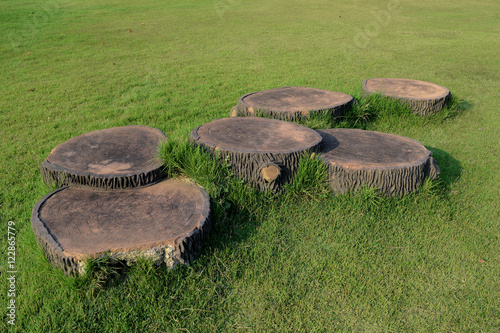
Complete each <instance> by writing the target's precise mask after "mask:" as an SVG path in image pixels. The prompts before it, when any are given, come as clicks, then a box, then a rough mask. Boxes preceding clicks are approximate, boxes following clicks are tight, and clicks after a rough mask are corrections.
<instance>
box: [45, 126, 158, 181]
mask: <svg viewBox="0 0 500 333" xmlns="http://www.w3.org/2000/svg"><path fill="white" fill-rule="evenodd" d="M163 140H165V134H164V133H163V132H162V131H160V130H158V129H155V128H151V127H148V126H136V125H131V126H124V127H115V128H109V129H104V130H100V131H94V132H90V133H86V134H82V135H80V136H77V137H75V138H72V139H70V140H68V141H66V142H64V143H62V144H60V145H58V146H57V147H55V148H54V149H53V150H52V152H51V153H50V155H49V156H48V157H47V159H46V160H45V161H43V162H42V164H41V167H40V170H41V173H42V177H43V179H44V181H45V183H47V184H55V186H57V187H60V186H64V185H71V186H74V187H87V188H99V189H104V190H109V189H124V188H129V187H137V186H144V185H147V184H151V183H154V182H156V181H158V180H160V179H161V178H162V172H161V168H162V164H163V163H162V161H161V160H160V159H159V157H158V145H159V143H160V142H161V141H163Z"/></svg>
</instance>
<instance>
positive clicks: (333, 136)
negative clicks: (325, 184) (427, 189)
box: [318, 129, 440, 196]
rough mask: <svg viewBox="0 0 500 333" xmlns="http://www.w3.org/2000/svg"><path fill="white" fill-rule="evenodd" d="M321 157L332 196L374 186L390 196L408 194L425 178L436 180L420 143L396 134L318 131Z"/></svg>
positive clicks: (436, 170) (432, 163) (433, 165)
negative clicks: (321, 151) (324, 164)
mask: <svg viewBox="0 0 500 333" xmlns="http://www.w3.org/2000/svg"><path fill="white" fill-rule="evenodd" d="M318 132H319V133H320V134H321V136H322V137H323V143H322V146H323V153H322V158H323V160H324V161H325V162H326V163H327V164H328V167H329V171H330V176H331V178H330V185H331V187H332V190H333V191H334V192H335V193H339V194H342V193H347V192H350V191H356V190H358V189H360V188H361V187H363V186H368V187H376V188H378V189H379V190H380V192H381V193H383V194H385V195H388V196H393V195H399V196H401V195H404V194H406V193H410V192H412V191H414V190H416V189H417V188H418V187H420V186H421V185H422V183H423V181H424V179H425V178H426V177H429V178H431V179H436V178H438V176H439V173H440V171H439V167H438V165H437V163H436V161H435V160H434V159H433V158H432V157H431V155H432V153H431V152H430V151H429V150H427V149H426V148H425V147H424V146H423V145H422V144H421V143H419V142H418V141H415V140H413V139H410V138H406V137H403V136H399V135H394V134H387V133H380V132H371V131H363V130H358V129H325V130H318Z"/></svg>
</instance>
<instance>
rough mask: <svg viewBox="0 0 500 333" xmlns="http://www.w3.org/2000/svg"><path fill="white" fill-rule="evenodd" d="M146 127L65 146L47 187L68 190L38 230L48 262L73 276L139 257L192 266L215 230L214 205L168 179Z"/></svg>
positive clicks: (56, 155) (55, 154) (56, 153)
mask: <svg viewBox="0 0 500 333" xmlns="http://www.w3.org/2000/svg"><path fill="white" fill-rule="evenodd" d="M164 139H165V135H164V134H163V133H162V132H161V131H159V130H157V129H154V128H150V127H146V126H126V127H117V128H111V129H105V130H101V131H96V132H91V133H87V134H83V135H80V136H78V137H75V138H73V139H70V140H68V141H66V142H64V143H62V144H61V145H59V146H57V147H56V148H55V149H54V150H53V151H52V153H51V154H50V155H49V157H48V158H47V160H45V161H44V162H43V163H42V166H41V169H42V174H43V175H44V177H43V178H44V180H45V181H46V182H47V183H49V184H52V183H54V182H55V183H56V184H57V185H58V186H63V187H61V188H59V189H57V190H55V191H53V192H51V193H49V194H48V195H46V196H45V197H43V198H42V199H41V200H40V201H39V202H38V203H37V204H36V205H35V207H34V208H33V212H32V216H31V224H32V228H33V232H34V234H35V237H36V239H37V242H38V243H39V244H40V245H41V247H42V248H43V249H44V251H45V254H46V256H47V258H48V259H49V260H50V261H51V262H52V263H53V264H54V265H56V266H60V267H61V268H62V269H63V270H64V272H65V273H66V274H83V273H84V272H85V266H86V260H87V259H89V258H98V257H100V256H103V255H109V256H111V257H113V258H115V259H117V260H121V261H124V262H126V263H128V264H130V263H132V262H134V261H136V260H137V258H138V257H143V258H147V259H150V260H153V261H154V262H156V263H157V264H165V265H166V266H167V267H169V268H173V267H174V266H176V265H178V264H186V263H189V262H191V261H192V260H193V259H194V258H195V257H196V256H197V255H198V254H199V253H200V251H201V247H202V243H203V241H204V239H205V238H206V235H207V232H208V231H209V229H210V200H209V198H208V195H207V193H206V192H205V190H203V189H202V188H200V187H198V186H197V185H195V184H192V183H190V182H188V181H180V180H171V179H169V180H162V173H161V167H162V163H161V161H160V160H159V159H158V157H157V151H158V144H159V143H160V142H161V141H162V140H164Z"/></svg>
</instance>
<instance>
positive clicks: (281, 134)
mask: <svg viewBox="0 0 500 333" xmlns="http://www.w3.org/2000/svg"><path fill="white" fill-rule="evenodd" d="M225 125H227V127H225ZM233 125H235V126H233ZM236 125H237V126H236ZM204 126H206V127H207V128H203V127H204ZM211 128H220V129H222V130H223V131H224V133H226V134H227V137H224V138H222V139H226V138H227V140H228V142H226V143H224V142H221V141H220V140H218V139H217V138H215V135H216V134H215V133H216V131H217V130H216V129H214V130H213V131H210V129H211ZM238 128H239V129H240V130H237V129H238ZM200 132H204V133H205V134H204V133H201V134H202V135H201V136H200ZM296 132H303V133H305V134H302V135H301V136H300V137H301V138H303V140H302V141H294V140H295V139H296V137H295V138H294V137H293V135H294V133H296ZM208 133H214V135H210V134H208ZM233 134H234V136H232V135H233ZM316 134H317V133H315V131H313V130H311V129H308V128H306V127H304V126H300V125H297V124H292V123H287V122H283V121H280V120H273V119H265V118H226V119H218V120H215V121H213V122H211V123H208V124H205V125H202V126H199V127H197V128H195V129H194V130H193V131H192V132H191V136H190V141H191V142H192V143H193V144H195V145H199V146H201V147H203V148H205V149H206V150H207V151H208V152H210V153H211V154H213V155H217V156H220V157H221V158H222V159H224V160H228V161H229V162H230V163H231V167H232V170H233V172H234V173H235V174H236V175H237V176H238V177H240V178H242V179H244V180H245V181H246V182H248V183H249V184H250V185H252V186H254V187H256V188H258V189H260V190H263V191H272V192H274V193H278V192H280V191H281V190H282V189H283V185H285V184H286V183H288V182H289V181H290V179H291V178H292V177H293V175H294V173H295V171H296V170H297V168H298V165H299V160H300V158H301V157H302V156H303V155H304V154H306V153H308V152H318V151H319V149H320V143H321V136H320V135H316ZM237 135H239V137H240V143H241V144H242V146H240V147H239V148H238V143H236V144H235V142H234V141H232V140H231V138H236V136H237ZM287 138H288V139H289V140H287ZM258 140H261V141H259V142H258ZM271 141H272V142H271ZM279 141H283V142H287V143H290V142H297V147H296V148H295V149H294V148H292V146H293V145H283V146H282V147H283V149H282V150H280V149H279V148H277V147H279V146H280V144H279ZM276 142H278V144H277V145H275V143H276ZM266 148H269V151H266ZM273 169H279V175H277V177H273V175H271V174H272V173H274V172H271V171H272V170H273ZM266 178H268V179H266Z"/></svg>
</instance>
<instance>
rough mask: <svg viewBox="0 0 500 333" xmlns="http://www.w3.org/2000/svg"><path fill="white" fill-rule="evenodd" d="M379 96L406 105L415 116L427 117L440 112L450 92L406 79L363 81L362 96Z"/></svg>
mask: <svg viewBox="0 0 500 333" xmlns="http://www.w3.org/2000/svg"><path fill="white" fill-rule="evenodd" d="M370 94H381V95H382V96H385V97H390V98H394V99H397V100H399V101H401V102H402V103H404V104H406V105H408V106H409V107H410V108H411V109H412V110H413V112H414V113H415V114H418V115H420V116H427V115H430V114H434V113H437V112H439V111H441V110H442V109H443V108H444V107H445V106H446V104H447V103H448V101H449V99H450V97H451V94H450V91H449V90H448V89H447V88H445V87H442V86H440V85H437V84H435V83H431V82H424V81H418V80H408V79H369V80H364V81H363V95H364V96H368V95H370Z"/></svg>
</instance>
